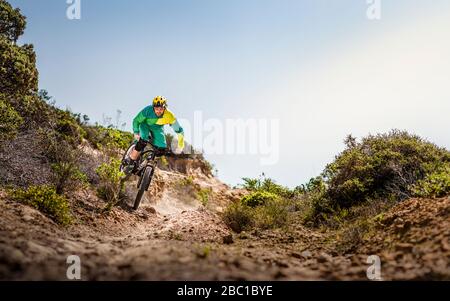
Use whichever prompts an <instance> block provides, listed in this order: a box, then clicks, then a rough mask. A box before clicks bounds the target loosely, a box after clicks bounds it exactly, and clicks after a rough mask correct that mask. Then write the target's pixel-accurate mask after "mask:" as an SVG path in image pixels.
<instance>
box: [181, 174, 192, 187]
mask: <svg viewBox="0 0 450 301" xmlns="http://www.w3.org/2000/svg"><path fill="white" fill-rule="evenodd" d="M178 185H180V186H182V187H189V186H194V177H193V176H187V177H184V178H182V179H181V180H180V181H179V182H178Z"/></svg>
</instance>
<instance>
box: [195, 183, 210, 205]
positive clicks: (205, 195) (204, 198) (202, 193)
mask: <svg viewBox="0 0 450 301" xmlns="http://www.w3.org/2000/svg"><path fill="white" fill-rule="evenodd" d="M211 193H212V190H211V188H200V189H199V191H197V199H199V200H200V202H201V203H202V205H203V206H205V207H206V206H207V205H208V203H209V199H210V197H211Z"/></svg>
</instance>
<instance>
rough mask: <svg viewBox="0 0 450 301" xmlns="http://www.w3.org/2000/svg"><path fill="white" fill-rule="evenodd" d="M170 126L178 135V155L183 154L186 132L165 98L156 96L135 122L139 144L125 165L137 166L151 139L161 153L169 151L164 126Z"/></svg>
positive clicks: (134, 127)
mask: <svg viewBox="0 0 450 301" xmlns="http://www.w3.org/2000/svg"><path fill="white" fill-rule="evenodd" d="M166 124H169V125H170V126H171V127H172V129H173V130H174V131H175V133H177V134H178V148H177V150H176V151H175V152H176V153H181V152H182V151H183V149H184V131H183V128H182V127H181V125H180V124H179V123H178V120H177V119H176V117H175V115H174V114H173V113H172V112H171V111H170V110H169V109H167V99H166V98H165V97H163V96H156V97H155V98H154V99H153V103H152V105H150V106H147V107H145V108H144V109H143V110H142V111H141V112H140V113H139V114H138V115H137V116H136V117H135V118H134V120H133V133H134V138H135V139H136V141H137V143H136V145H135V147H134V149H133V150H132V151H131V152H130V155H129V157H128V158H126V159H125V164H126V165H129V166H136V162H137V160H138V159H139V155H140V154H141V152H142V151H143V150H144V148H145V147H146V146H147V144H148V142H149V139H150V137H152V139H153V140H152V143H153V145H155V146H156V147H157V148H158V149H159V150H160V151H164V150H166V149H167V143H166V136H165V134H164V125H166Z"/></svg>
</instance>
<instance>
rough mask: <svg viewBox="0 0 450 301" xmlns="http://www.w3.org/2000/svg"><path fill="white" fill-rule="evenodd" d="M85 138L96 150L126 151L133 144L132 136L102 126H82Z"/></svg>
mask: <svg viewBox="0 0 450 301" xmlns="http://www.w3.org/2000/svg"><path fill="white" fill-rule="evenodd" d="M84 130H85V133H86V135H85V137H86V139H87V140H88V141H89V142H90V144H91V145H92V146H93V147H95V148H97V149H104V148H112V149H121V150H127V149H128V147H129V146H130V145H131V143H132V142H133V134H131V133H128V132H123V131H120V130H117V129H113V128H105V127H102V126H99V125H97V126H84Z"/></svg>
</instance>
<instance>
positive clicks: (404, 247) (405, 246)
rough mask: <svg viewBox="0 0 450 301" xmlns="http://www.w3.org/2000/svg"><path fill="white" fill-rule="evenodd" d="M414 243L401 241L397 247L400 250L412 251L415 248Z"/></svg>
mask: <svg viewBox="0 0 450 301" xmlns="http://www.w3.org/2000/svg"><path fill="white" fill-rule="evenodd" d="M413 247H414V246H413V245H412V244H408V243H399V244H397V245H396V246H395V249H396V250H398V251H403V252H411V251H412V249H413Z"/></svg>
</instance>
